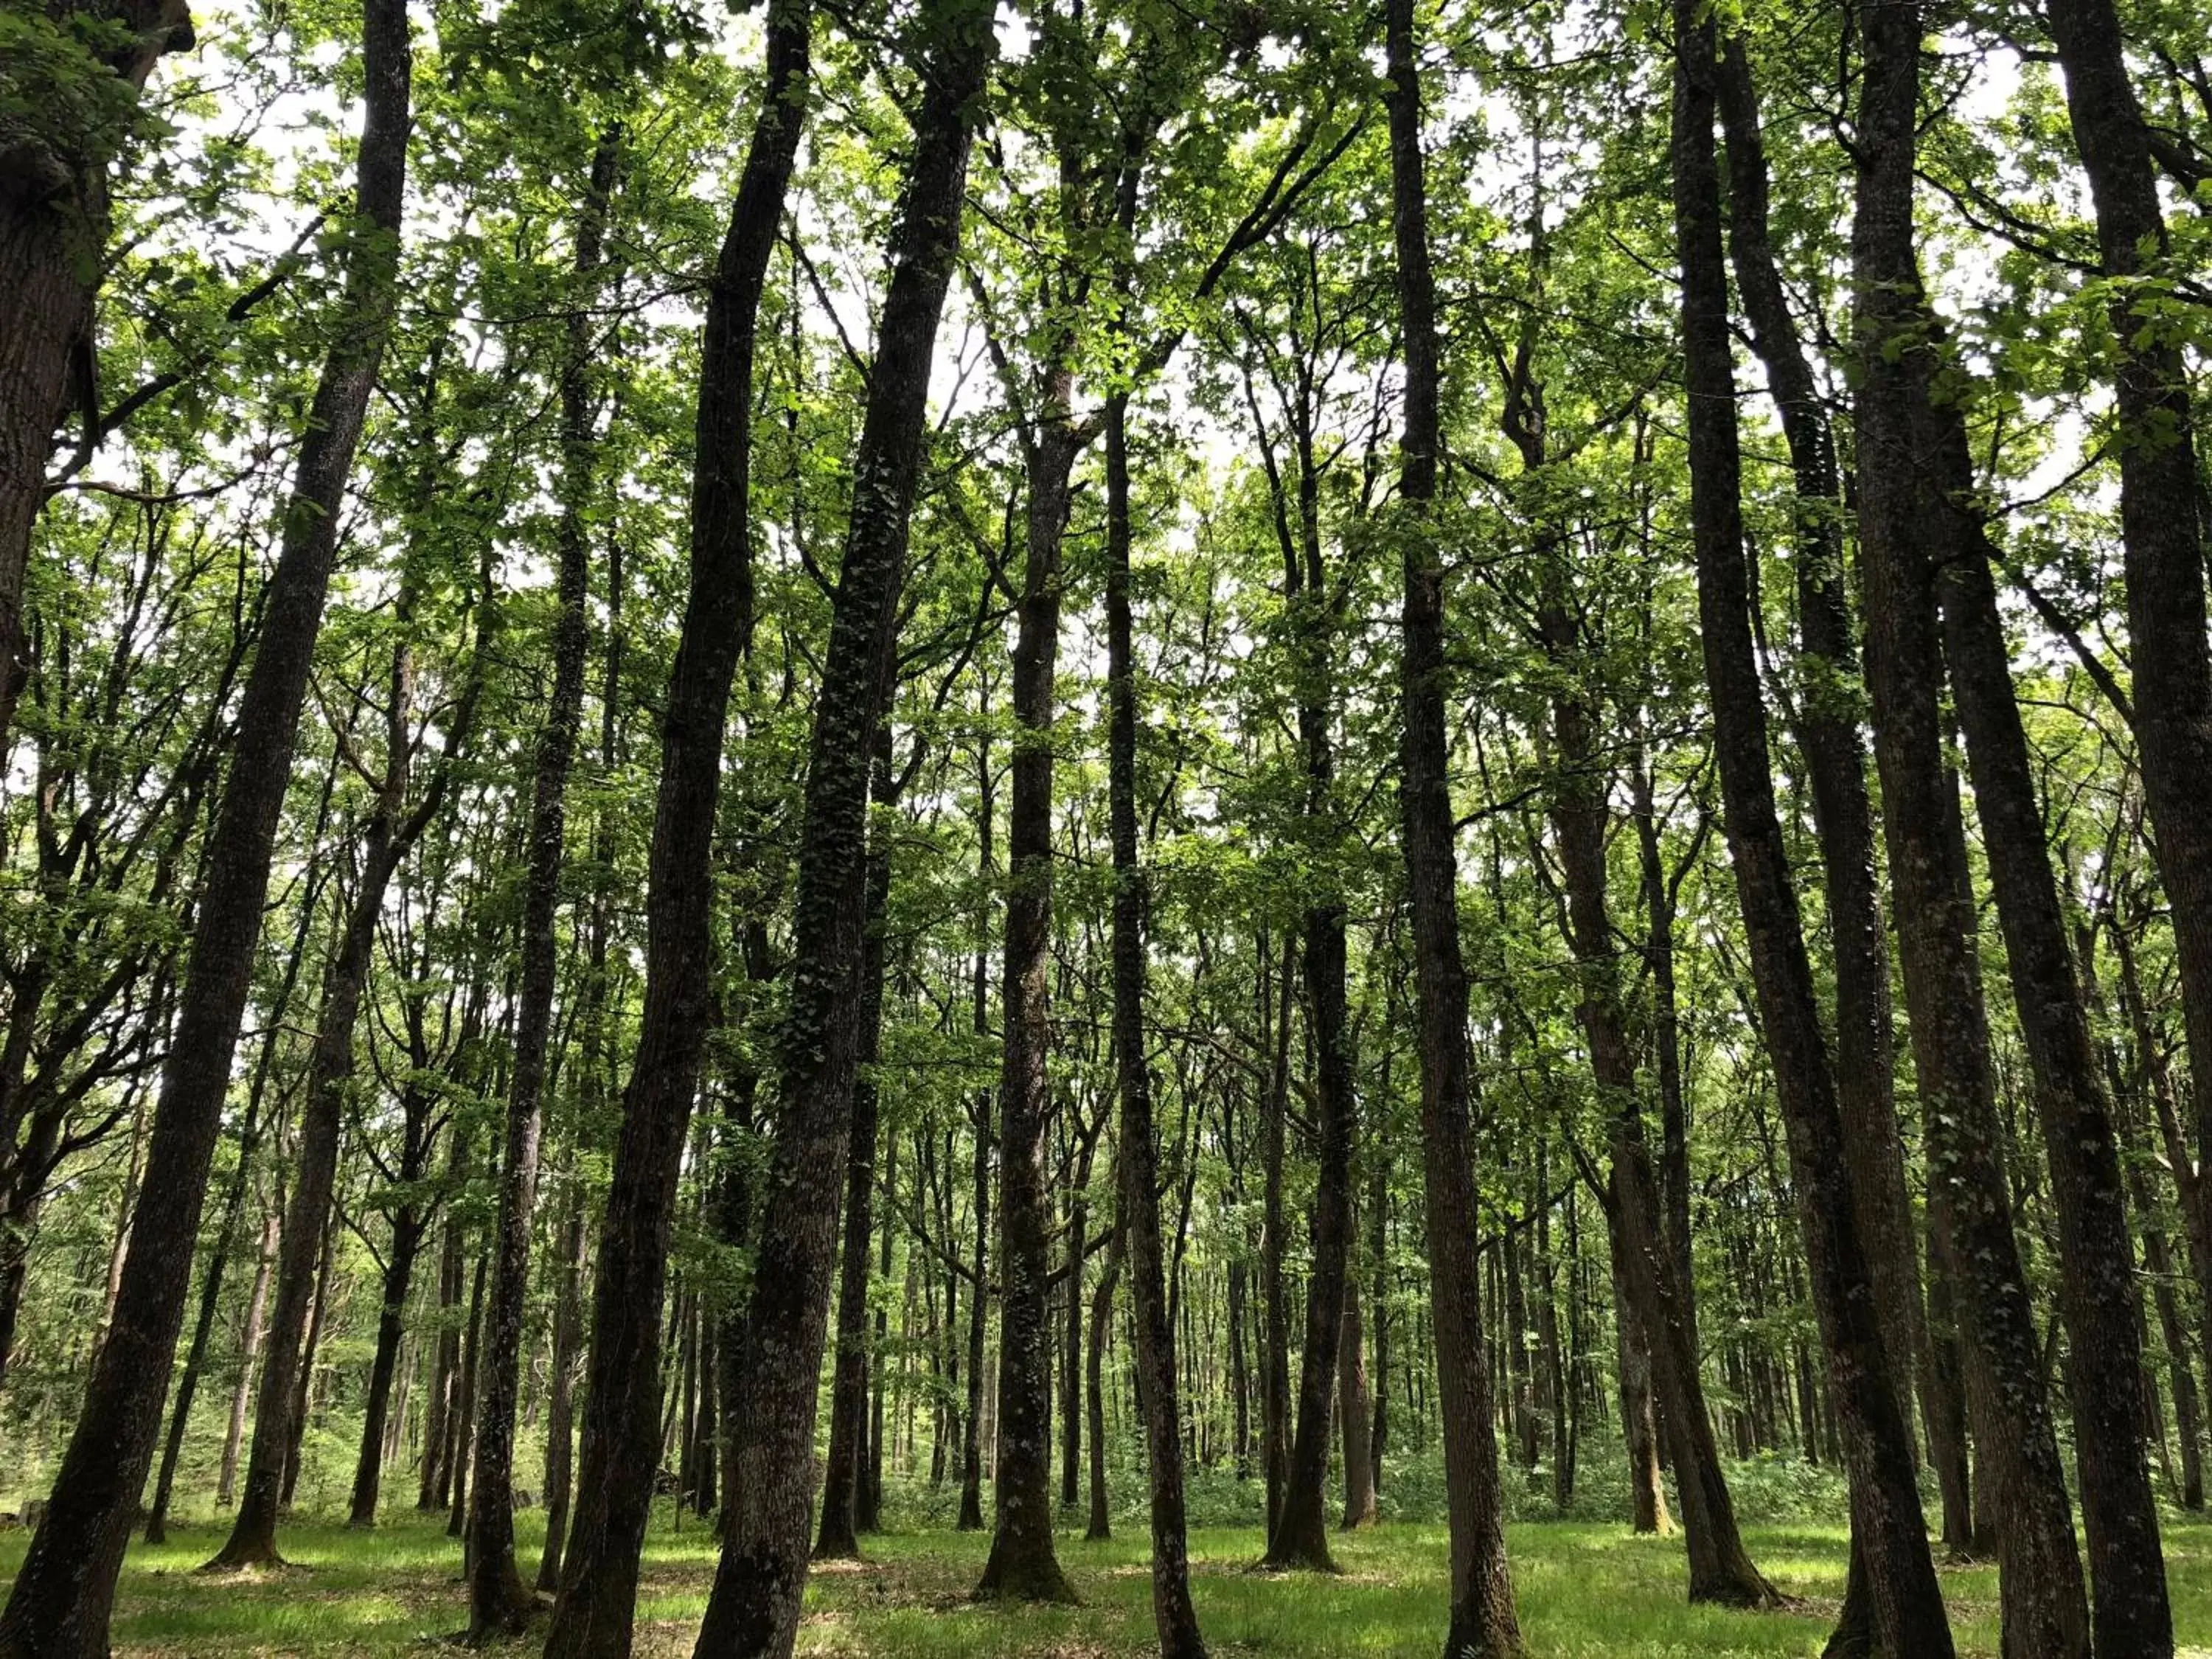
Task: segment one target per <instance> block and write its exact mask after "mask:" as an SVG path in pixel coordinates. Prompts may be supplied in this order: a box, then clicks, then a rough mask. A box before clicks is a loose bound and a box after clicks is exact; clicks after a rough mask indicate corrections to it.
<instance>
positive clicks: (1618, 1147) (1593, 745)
mask: <svg viewBox="0 0 2212 1659" xmlns="http://www.w3.org/2000/svg"><path fill="white" fill-rule="evenodd" d="M1707 154H1708V155H1710V154H1711V149H1710V144H1709V145H1708V149H1707ZM1556 558H1557V553H1556V551H1555V552H1554V554H1553V561H1554V562H1556ZM1546 580H1547V582H1548V583H1549V584H1551V585H1552V589H1553V591H1551V592H1548V593H1547V595H1546V597H1545V599H1544V601H1543V604H1542V605H1541V613H1540V623H1539V626H1540V628H1541V631H1542V633H1543V635H1544V638H1545V643H1546V647H1547V651H1548V652H1549V653H1550V654H1551V657H1552V660H1553V663H1554V664H1555V665H1557V671H1558V672H1559V676H1560V678H1561V682H1562V684H1563V685H1564V686H1565V687H1566V688H1567V689H1565V690H1560V691H1559V692H1557V693H1555V694H1554V696H1553V702H1552V728H1553V746H1554V749H1555V750H1556V756H1557V759H1556V769H1557V773H1558V777H1557V781H1556V782H1555V783H1554V785H1553V796H1554V805H1553V811H1552V817H1553V824H1554V826H1555V834H1556V838H1557V840H1558V842H1559V865H1560V868H1561V871H1562V873H1563V876H1564V878H1565V885H1566V890H1567V926H1568V930H1569V933H1570V935H1571V938H1570V941H1569V942H1570V944H1571V946H1572V948H1573V951H1574V957H1575V963H1576V968H1577V974H1578V977H1579V981H1580V983H1579V987H1578V988H1579V991H1580V995H1581V1002H1580V1006H1579V1008H1578V1010H1577V1014H1578V1018H1579V1019H1580V1023H1581V1025H1582V1029H1583V1036H1584V1039H1585V1041H1586V1042H1587V1044H1588V1047H1589V1056H1590V1069H1591V1072H1592V1074H1593V1075H1594V1077H1595V1080H1596V1083H1597V1090H1598V1097H1599V1100H1600V1102H1601V1104H1602V1107H1603V1109H1604V1110H1605V1112H1606V1113H1607V1115H1608V1116H1609V1118H1610V1120H1611V1123H1612V1128H1611V1131H1610V1133H1611V1140H1612V1156H1613V1171H1612V1199H1613V1213H1614V1215H1615V1216H1616V1217H1617V1218H1618V1223H1617V1231H1618V1240H1619V1243H1620V1247H1621V1249H1622V1255H1621V1258H1620V1260H1619V1261H1616V1262H1615V1264H1614V1267H1615V1271H1616V1272H1617V1273H1620V1276H1621V1279H1622V1285H1623V1289H1624V1291H1625V1294H1626V1299H1627V1302H1628V1304H1629V1305H1630V1307H1631V1308H1632V1310H1633V1318H1634V1322H1635V1325H1636V1327H1637V1328H1638V1330H1639V1331H1640V1332H1641V1333H1642V1334H1643V1335H1644V1339H1645V1340H1646V1342H1647V1343H1648V1345H1649V1346H1648V1349H1647V1352H1648V1353H1649V1355H1650V1370H1651V1377H1652V1381H1653V1383H1655V1385H1656V1390H1657V1396H1658V1404H1659V1407H1660V1426H1661V1428H1662V1431H1663V1432H1664V1433H1665V1435H1666V1436H1667V1443H1668V1447H1669V1448H1670V1449H1671V1450H1672V1452H1673V1454H1674V1456H1673V1462H1674V1480H1675V1486H1676V1490H1677V1492H1679V1493H1680V1499H1681V1510H1682V1534H1683V1539H1684V1542H1685V1543H1686V1546H1687V1553H1688V1557H1689V1569H1690V1599H1691V1600H1692V1601H1717V1602H1722V1603H1725V1604H1729V1605H1732V1606H1739V1607H1767V1606H1771V1605H1773V1604H1774V1603H1775V1602H1776V1601H1778V1597H1777V1595H1776V1594H1775V1591H1774V1589H1773V1587H1772V1586H1771V1585H1770V1584H1769V1583H1767V1582H1766V1580H1765V1577H1763V1576H1762V1575H1761V1574H1760V1572H1759V1569H1758V1567H1757V1566H1755V1565H1753V1562H1752V1559H1751V1555H1750V1552H1749V1551H1748V1550H1747V1548H1746V1547H1745V1546H1744V1542H1743V1535H1742V1533H1741V1529H1740V1528H1738V1526H1737V1524H1736V1519H1735V1500H1734V1498H1732V1497H1731V1495H1730V1493H1729V1487H1728V1478H1727V1475H1726V1474H1725V1473H1724V1471H1723V1468H1722V1466H1721V1457H1720V1447H1719V1445H1718V1443H1717V1442H1716V1440H1715V1439H1714V1437H1713V1431H1712V1415H1711V1412H1710V1411H1709V1410H1708V1409H1707V1407H1706V1404H1705V1382H1704V1376H1703V1372H1702V1370H1701V1368H1700V1366H1699V1354H1698V1337H1697V1325H1696V1320H1695V1316H1694V1315H1693V1314H1692V1308H1691V1297H1690V1286H1689V1284H1688V1282H1687V1281H1686V1279H1684V1278H1683V1277H1682V1274H1681V1263H1680V1254H1679V1251H1678V1249H1676V1248H1675V1247H1674V1245H1673V1244H1672V1243H1671V1241H1670V1240H1669V1238H1668V1229H1667V1226H1666V1222H1665V1218H1664V1199H1663V1197H1662V1189H1661V1183H1660V1180H1659V1175H1658V1170H1657V1166H1656V1164H1655V1162H1654V1160H1653V1158H1652V1156H1651V1149H1650V1143H1649V1141H1648V1140H1647V1139H1646V1137H1645V1131H1644V1113H1643V1108H1642V1105H1641V1103H1640V1099H1639V1090H1638V1076H1637V1072H1638V1068H1637V1062H1636V1056H1635V1048H1634V1044H1633V1042H1632V1039H1631V1037H1630V1036H1629V1031H1628V1024H1627V1018H1626V1012H1625V1011H1624V1009H1623V1007H1622V1002H1621V992H1620V978H1619V972H1618V968H1617V964H1616V962H1615V945H1614V933H1613V921H1612V918H1611V915H1610V914H1609V912H1608V908H1607V890H1606V889H1607V861H1606V835H1607V826H1608V823H1609V820H1610V817H1611V810H1610V808H1609V806H1608V805H1607V797H1608V795H1609V794H1610V792H1611V787H1612V779H1611V777H1610V775H1609V774H1608V772H1607V768H1606V766H1605V763H1604V762H1603V760H1602V759H1601V757H1600V755H1599V753H1598V749H1597V722H1598V720H1599V711H1598V710H1597V709H1596V708H1593V707H1592V706H1591V705H1590V703H1589V702H1588V701H1587V700H1586V694H1584V693H1583V692H1582V691H1580V690H1577V689H1575V688H1576V684H1577V678H1578V676H1579V674H1580V673H1581V667H1580V664H1579V661H1578V658H1579V656H1580V654H1581V652H1582V650H1583V645H1582V642H1581V641H1580V640H1579V639H1578V638H1577V625H1576V624H1575V623H1574V622H1573V621H1572V620H1571V617H1572V611H1571V607H1570V606H1569V605H1568V603H1567V599H1566V596H1565V593H1564V592H1562V591H1560V590H1559V584H1560V583H1561V581H1562V580H1563V578H1562V577H1561V576H1560V575H1559V573H1557V571H1556V569H1555V570H1554V571H1553V574H1551V575H1549V576H1547V579H1546ZM1516 1335H1517V1333H1516Z"/></svg>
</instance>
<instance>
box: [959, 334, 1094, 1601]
mask: <svg viewBox="0 0 2212 1659" xmlns="http://www.w3.org/2000/svg"><path fill="white" fill-rule="evenodd" d="M1072 390H1073V373H1072V371H1070V370H1069V369H1067V368H1064V367H1060V368H1054V369H1052V370H1050V371H1048V387H1047V391H1046V394H1045V398H1046V403H1047V407H1046V409H1045V410H1044V411H1043V413H1042V416H1041V418H1040V420H1039V421H1038V422H1037V425H1036V429H1035V431H1034V433H1033V435H1030V437H1029V438H1028V439H1027V440H1026V441H1025V447H1026V450H1027V454H1026V457H1025V460H1024V471H1025V473H1026V475H1027V478H1028V485H1029V501H1028V512H1027V532H1028V536H1027V539H1028V545H1027V556H1026V559H1025V561H1024V572H1023V581H1022V592H1021V597H1020V603H1019V605H1018V607H1017V614H1018V623H1017V631H1016V639H1015V644H1014V661H1013V678H1012V697H1013V713H1014V719H1015V721H1016V722H1017V724H1018V726H1019V727H1020V732H1019V734H1018V737H1017V738H1016V739H1015V748H1014V757H1013V767H1012V788H1013V793H1012V801H1011V803H1010V805H1009V807H1008V811H1007V817H1006V851H1007V878H1006V965H1005V967H1004V969H1002V970H1001V972H1000V999H1001V1001H1002V1003H1003V1006H1004V1012H1003V1015H1002V1018H1001V1026H1002V1035H1003V1042H1004V1064H1003V1066H1002V1067H1001V1071H1000V1088H999V1282H1000V1291H999V1422H998V1455H997V1460H996V1464H995V1476H996V1478H995V1480H994V1482H993V1495H994V1498H995V1499H996V1516H995V1525H994V1531H993V1534H992V1539H991V1553H990V1557H989V1559H987V1561H986V1562H985V1563H984V1565H983V1576H982V1579H981V1583H979V1584H978V1586H977V1590H978V1593H979V1594H982V1595H999V1596H1007V1597H1012V1598H1014V1599H1018V1600H1024V1601H1073V1599H1074V1592H1073V1590H1072V1589H1070V1588H1069V1587H1068V1583H1067V1578H1066V1574H1064V1573H1062V1572H1061V1571H1060V1563H1059V1561H1058V1559H1056V1558H1055V1556H1054V1553H1053V1542H1052V1492H1051V1479H1052V1474H1051V1463H1052V1445H1051V1418H1052V1395H1051V1386H1052V1381H1051V1372H1052V1361H1051V1350H1052V1323H1051V1317H1050V1314H1049V1310H1048V1307H1047V1303H1046V1286H1047V1284H1048V1280H1049V1279H1050V1277H1051V1272H1052V1263H1051V1255H1050V1250H1051V1231H1052V1230H1051V1215H1052V1206H1051V1200H1050V1197H1049V1194H1048V1176H1047V1173H1046V1170H1045V1142H1046V1139H1047V1137H1048V1134H1049V1133H1050V1129H1051V1123H1052V1094H1051V1085H1050V1079H1049V1077H1048V1067H1049V1062H1050V1051H1051V1046H1052V1024H1051V1019H1052V1006H1051V966H1052V916H1053V893H1052V890H1053V862H1054V850H1053V845H1052V831H1053V825H1052V779H1053V751H1052V743H1053V738H1052V726H1053V717H1054V705H1053V673H1054V664H1055V663H1056V662H1057V660H1058V658H1059V650H1060V546H1061V542H1062V539H1063V538H1064V537H1065V536H1066V530H1067V515H1068V508H1069V505H1070V499H1071V497H1070V491H1069V477H1070V474H1071V473H1072V471H1073V468H1074V465H1075V459H1076V457H1077V456H1078V455H1079V453H1081V451H1082V447H1083V444H1084V442H1085V439H1084V435H1082V434H1081V433H1080V432H1079V430H1078V429H1077V428H1076V426H1075V424H1074V422H1073V418H1072V416H1071V415H1070V412H1069V410H1068V407H1067V403H1068V398H1069V397H1070V395H1071V392H1072Z"/></svg>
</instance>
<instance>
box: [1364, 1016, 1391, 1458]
mask: <svg viewBox="0 0 2212 1659" xmlns="http://www.w3.org/2000/svg"><path fill="white" fill-rule="evenodd" d="M1383 1067H1384V1070H1383V1079H1384V1082H1385V1085H1386V1087H1385V1088H1384V1090H1383V1095H1384V1097H1385V1098H1386V1099H1387V1098H1388V1097H1389V1088H1388V1087H1387V1085H1388V1082H1389V1056H1388V1055H1387V1054H1386V1055H1385V1056H1384V1058H1383ZM1388 1154H1389V1149H1388V1146H1387V1144H1386V1138H1385V1136H1383V1134H1380V1133H1377V1134H1375V1135H1373V1136H1371V1137H1370V1140H1369V1150H1368V1162H1369V1164H1370V1169H1369V1172H1368V1178H1369V1180H1370V1182H1372V1185H1371V1186H1370V1188H1369V1189H1368V1194H1367V1225H1368V1229H1369V1231H1368V1238H1367V1251H1368V1256H1369V1262H1370V1267H1372V1269H1373V1271H1374V1274H1375V1280H1374V1286H1375V1288H1374V1297H1373V1300H1372V1301H1371V1303H1370V1307H1371V1308H1372V1310H1373V1322H1374V1329H1375V1374H1374V1383H1375V1386H1374V1395H1375V1408H1374V1413H1373V1425H1372V1429H1371V1431H1370V1436H1369V1439H1368V1452H1367V1468H1368V1473H1369V1478H1370V1480H1372V1481H1373V1482H1374V1484H1375V1489H1376V1492H1381V1491H1382V1490H1383V1453H1384V1452H1385V1451H1386V1450H1388V1449H1389V1444H1390V1237H1389V1228H1390V1163H1389V1155H1388Z"/></svg>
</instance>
